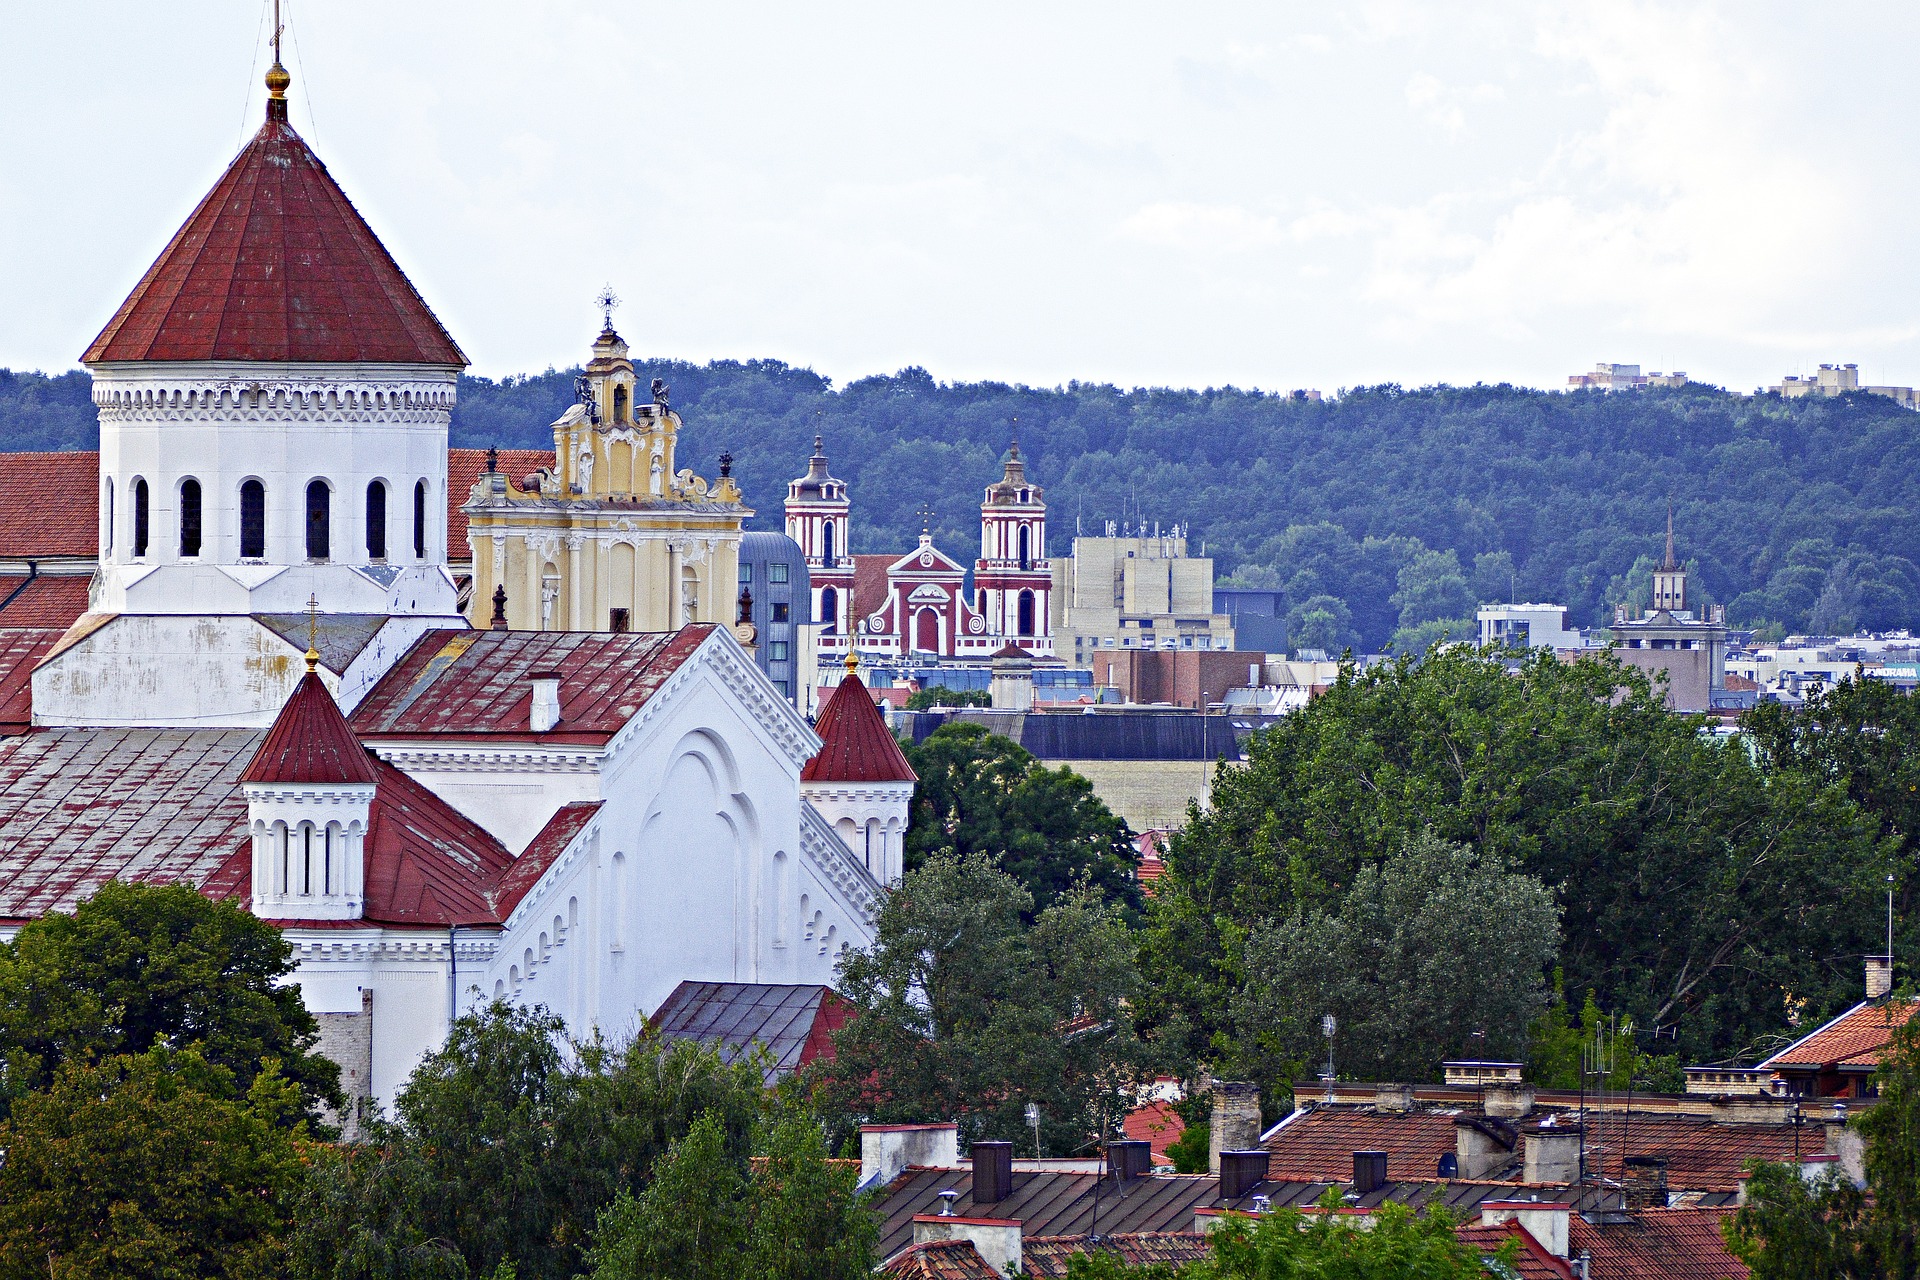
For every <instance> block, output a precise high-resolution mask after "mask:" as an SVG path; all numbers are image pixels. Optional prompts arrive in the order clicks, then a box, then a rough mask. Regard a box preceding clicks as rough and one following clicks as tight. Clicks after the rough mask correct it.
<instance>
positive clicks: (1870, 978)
mask: <svg viewBox="0 0 1920 1280" xmlns="http://www.w3.org/2000/svg"><path fill="white" fill-rule="evenodd" d="M1866 960H1867V999H1869V1000H1884V999H1885V998H1886V997H1887V996H1889V995H1891V994H1892V993H1893V957H1892V956H1868V957H1867V958H1866Z"/></svg>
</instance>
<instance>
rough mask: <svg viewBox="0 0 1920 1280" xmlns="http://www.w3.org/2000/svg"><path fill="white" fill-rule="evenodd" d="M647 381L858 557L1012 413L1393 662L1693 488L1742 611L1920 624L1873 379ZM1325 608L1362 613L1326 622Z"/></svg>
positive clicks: (1905, 504)
mask: <svg viewBox="0 0 1920 1280" xmlns="http://www.w3.org/2000/svg"><path fill="white" fill-rule="evenodd" d="M635 366H636V369H637V371H638V373H639V376H640V378H641V381H642V384H643V385H644V384H645V382H646V381H647V380H648V379H650V378H653V377H660V378H664V379H665V380H666V381H667V382H668V383H669V384H670V385H671V386H672V389H673V391H672V394H673V401H674V404H675V405H676V407H678V408H679V410H680V411H681V413H682V415H683V416H684V418H685V420H686V424H687V429H686V431H685V433H684V434H683V436H682V437H681V451H682V452H681V459H682V464H683V465H686V466H692V467H695V468H696V469H698V470H701V471H702V472H703V473H706V472H710V471H711V470H712V468H713V465H714V464H713V462H712V459H714V458H715V457H717V456H718V454H719V453H720V451H721V450H722V449H727V450H730V451H731V452H732V453H733V455H734V457H735V458H736V460H737V461H736V462H735V465H734V470H733V474H734V476H735V478H736V479H738V480H739V481H740V483H741V484H742V486H743V487H744V488H745V490H746V497H747V502H748V504H749V505H751V506H753V507H754V508H755V509H756V510H758V511H759V512H760V513H761V514H760V516H759V517H758V522H759V523H760V524H761V526H762V527H771V528H777V527H779V514H778V513H779V511H780V503H781V499H782V498H783V496H784V492H785V485H786V482H787V481H788V480H789V479H791V478H792V477H793V476H794V475H797V474H798V473H799V472H800V470H801V469H802V468H803V466H804V460H805V458H806V455H807V452H808V447H809V445H810V444H811V442H812V438H813V436H814V435H815V434H816V433H817V434H820V435H823V436H824V437H825V439H826V445H827V449H828V452H829V454H830V455H831V456H832V458H833V467H834V471H835V473H836V474H837V475H839V476H841V477H842V478H843V479H846V480H847V481H849V483H850V484H851V486H852V496H853V504H854V505H853V521H854V528H853V544H854V548H855V549H858V550H865V551H884V550H888V549H895V550H904V549H905V548H907V547H910V546H912V545H913V542H914V536H915V534H917V533H918V532H919V528H920V522H919V520H918V518H917V517H916V516H915V515H914V512H915V511H917V510H918V509H919V507H920V506H921V504H923V503H926V504H930V505H931V507H932V508H933V510H934V511H935V512H936V513H937V514H936V516H935V518H934V522H933V533H934V536H935V537H936V539H937V540H938V541H939V542H940V544H941V545H943V546H946V547H948V548H949V549H957V548H966V547H969V546H972V545H974V544H975V541H976V539H977V537H978V531H979V517H978V502H979V495H980V488H981V486H982V485H984V484H986V483H988V482H990V481H991V480H993V479H994V478H995V477H997V476H998V474H999V462H998V460H999V458H1000V457H1001V454H1002V451H1003V450H1004V449H1005V448H1006V445H1007V440H1008V437H1009V435H1010V433H1011V428H1010V422H1009V420H1010V419H1011V418H1012V417H1014V416H1015V415H1018V417H1019V419H1020V440H1021V448H1022V451H1023V452H1024V453H1025V454H1026V455H1027V458H1028V471H1029V474H1031V475H1032V476H1033V477H1034V478H1035V479H1036V480H1037V481H1038V482H1039V483H1040V484H1042V485H1044V486H1046V488H1047V500H1048V502H1049V504H1050V505H1051V507H1052V510H1053V512H1054V514H1055V524H1054V529H1055V537H1056V540H1058V539H1060V538H1062V537H1063V536H1065V535H1066V533H1067V532H1068V531H1069V530H1070V529H1071V528H1072V527H1073V525H1074V523H1075V522H1076V521H1081V520H1084V521H1085V522H1086V527H1087V528H1089V529H1090V530H1091V529H1093V528H1097V527H1098V526H1099V524H1100V522H1102V521H1105V520H1109V519H1111V520H1116V521H1127V522H1134V523H1138V522H1140V521H1146V522H1149V523H1150V522H1153V521H1161V522H1163V523H1174V522H1178V523H1180V524H1185V525H1191V526H1192V527H1193V528H1194V529H1195V530H1196V531H1197V535H1198V537H1199V538H1201V539H1204V540H1205V543H1206V550H1207V552H1208V554H1211V555H1213V556H1214V557H1215V558H1216V564H1217V568H1218V569H1219V571H1220V572H1221V573H1223V574H1232V575H1233V576H1234V579H1235V580H1236V581H1239V582H1243V583H1245V584H1246V585H1249V586H1262V587H1270V588H1272V589H1275V590H1280V591H1283V592H1284V593H1285V601H1284V603H1285V605H1286V607H1285V608H1284V609H1283V610H1282V611H1281V612H1282V613H1283V614H1288V613H1291V612H1293V611H1294V610H1299V609H1304V614H1303V617H1304V616H1306V615H1325V616H1324V617H1320V616H1314V617H1312V618H1311V620H1310V622H1309V626H1310V628H1311V634H1312V637H1313V639H1314V641H1316V642H1317V643H1316V644H1315V647H1321V648H1329V649H1332V650H1333V651H1334V652H1336V653H1337V652H1338V651H1339V649H1340V648H1341V647H1342V644H1341V642H1340V637H1339V634H1338V632H1339V630H1340V629H1341V627H1347V626H1350V627H1351V628H1352V632H1353V635H1354V636H1355V637H1356V638H1357V640H1358V642H1359V643H1360V644H1361V645H1362V646H1363V647H1364V648H1367V649H1378V648H1380V647H1381V646H1383V645H1384V644H1386V643H1387V642H1388V640H1389V639H1390V638H1391V637H1392V636H1393V634H1394V632H1395V631H1397V630H1399V629H1401V628H1414V627H1419V626H1428V625H1429V624H1432V623H1435V622H1444V621H1449V620H1454V621H1457V620H1458V619H1460V618H1462V617H1463V616H1467V615H1468V614H1470V613H1471V608H1470V606H1471V605H1472V604H1473V603H1475V602H1477V601H1487V600H1506V599H1509V598H1511V597H1512V596H1514V595H1518V596H1519V597H1520V598H1522V599H1536V600H1554V601H1557V602H1559V603H1563V604H1566V605H1568V606H1569V607H1570V608H1571V610H1572V613H1573V620H1574V621H1575V622H1576V623H1584V624H1594V625H1602V624H1604V623H1605V622H1606V621H1607V619H1608V618H1609V617H1610V616H1611V605H1612V604H1613V602H1615V601H1616V600H1623V599H1631V598H1632V597H1633V596H1634V595H1635V594H1636V593H1641V592H1644V591H1645V589H1646V577H1647V570H1648V569H1649V568H1650V567H1651V565H1652V564H1653V558H1654V557H1657V556H1658V555H1659V554H1660V552H1661V549H1662V548H1661V543H1662V537H1663V533H1664V528H1665V515H1666V503H1667V501H1668V499H1669V497H1671V496H1675V495H1678V496H1679V502H1678V506H1677V509H1676V512H1675V518H1676V521H1677V523H1678V525H1679V529H1680V532H1681V538H1682V549H1683V554H1684V555H1686V556H1687V557H1688V558H1689V559H1690V560H1691V561H1692V563H1693V567H1694V568H1695V569H1696V571H1697V574H1696V578H1695V586H1696V588H1697V589H1699V590H1700V591H1701V592H1702V593H1703V598H1711V599H1713V600H1718V601H1722V602H1725V603H1727V604H1728V605H1729V608H1730V611H1731V614H1732V618H1733V620H1734V621H1735V622H1736V623H1739V624H1754V625H1760V624H1767V623H1772V624H1775V625H1778V626H1782V627H1785V628H1786V629H1788V630H1794V631H1800V630H1807V629H1813V630H1818V631H1840V632H1845V631H1850V630H1852V629H1853V628H1855V627H1866V628H1871V629H1888V628H1893V627H1900V626H1908V625H1911V624H1914V623H1915V622H1920V569H1917V568H1916V565H1917V564H1920V520H1916V519H1915V518H1914V517H1915V513H1916V512H1920V465H1917V464H1920V417H1916V416H1915V415H1914V414H1913V413H1912V411H1910V410H1907V409H1903V408H1901V407H1900V406H1899V405H1897V404H1895V403H1894V402H1893V401H1891V400H1888V399H1886V398H1884V397H1879V396H1873V395H1867V394H1864V393H1862V394H1858V395H1849V396H1844V397H1840V398H1836V399H1818V398H1812V397H1809V398H1805V399H1795V400H1782V399H1780V398H1779V397H1776V396H1771V395H1766V396H1757V397H1751V398H1749V397H1742V396H1735V395H1730V394H1728V393H1726V392H1723V391H1718V390H1715V389H1713V388H1710V387H1704V386H1699V385H1691V386H1687V387H1682V388H1672V389H1648V390H1645V391H1641V392H1637V393H1634V394H1631V395H1602V394H1598V393H1574V394H1567V393H1559V392H1545V391H1535V390H1529V389H1526V388H1519V387H1511V386H1473V387H1444V386H1443V387H1427V388H1422V389H1419V390H1408V389H1404V388H1402V387H1399V386H1396V385H1392V384H1384V385H1381V386H1374V387H1359V388H1354V389H1352V390H1350V391H1348V392H1346V393H1344V394H1342V395H1341V396H1339V397H1338V398H1337V399H1334V400H1328V401H1323V402H1321V401H1304V400H1293V399H1290V398H1288V397H1286V396H1283V395H1274V394H1269V393H1263V392H1259V391H1247V390H1240V389H1236V388H1232V387H1219V388H1209V389H1206V390H1173V389H1168V388H1137V389H1134V390H1122V389H1120V388H1118V387H1114V386H1109V385H1104V384H1096V383H1082V382H1072V383H1068V384H1067V385H1066V386H1064V387H1054V388H1038V387H1027V386H1019V385H1011V384H1007V383H1002V382H972V383H942V382H938V381H936V380H935V379H934V378H933V377H932V376H931V375H929V374H928V373H927V372H926V371H925V370H922V369H918V368H908V369H902V370H901V371H900V372H898V373H895V374H891V375H886V376H877V377H869V378H861V379H858V380H856V381H854V382H850V383H848V384H847V385H846V386H844V387H837V388H836V387H835V386H833V385H832V383H831V382H830V380H828V379H826V378H823V377H821V376H820V375H818V374H816V373H814V372H812V371H811V370H807V369H795V368H793V367H791V366H789V365H786V364H783V363H781V362H780V361H777V360H748V361H739V360H722V361H715V362H713V363H711V364H705V365H698V364H690V363H687V362H684V361H676V360H662V359H651V358H644V357H643V358H637V359H636V360H635ZM577 372H578V370H576V369H566V370H548V371H547V372H545V373H540V374H534V375H531V376H523V377H508V378H503V379H500V380H497V381H496V380H492V379H487V378H474V377H468V378H463V379H462V380H461V386H460V399H459V406H458V408H457V409H456V410H455V412H454V419H453V441H454V443H455V444H458V445H468V446H475V447H485V446H487V445H489V444H497V445H499V446H501V447H503V448H507V447H522V448H527V447H534V448H550V447H551V446H552V441H553V437H552V434H551V432H550V431H549V430H548V425H549V424H550V423H551V422H552V421H553V420H554V419H555V418H556V417H558V416H559V415H560V413H561V412H562V411H563V410H564V409H565V408H566V406H567V404H568V403H569V402H570V401H571V400H572V398H573V382H572V379H573V375H574V374H575V373H577ZM89 394H90V392H89V389H88V386H87V379H86V375H85V374H83V373H70V374H63V375H61V376H60V377H58V378H52V379H49V378H46V377H44V376H43V375H40V374H25V373H23V374H7V373H5V372H4V371H0V448H5V449H72V448H92V447H94V439H95V434H94V432H95V427H94V423H93V416H92V412H91V405H90V403H89V399H88V398H89ZM1449 555H1450V556H1451V557H1452V558H1451V560H1449V559H1448V558H1447V557H1448V556H1449ZM1403 574H1410V576H1409V577H1408V578H1407V579H1406V580H1405V581H1403V580H1402V575H1403ZM1322 596H1325V597H1331V598H1332V599H1334V600H1338V601H1340V602H1341V603H1343V604H1344V605H1345V606H1346V609H1347V611H1348V616H1349V621H1348V622H1346V623H1340V622H1339V621H1338V619H1339V614H1338V612H1337V611H1334V610H1331V609H1328V608H1326V607H1325V604H1324V602H1322V604H1321V605H1318V606H1312V607H1309V605H1310V602H1312V601H1314V600H1315V599H1316V598H1318V597H1322ZM1463 609H1464V610H1465V611H1466V612H1465V613H1464V614H1463V613H1462V612H1458V611H1459V610H1463ZM1434 630H1435V629H1433V628H1431V627H1430V626H1429V630H1428V631H1427V632H1420V633H1418V634H1416V635H1414V636H1409V637H1405V638H1403V641H1402V644H1401V647H1402V649H1408V648H1410V647H1417V641H1418V640H1420V639H1421V638H1422V637H1426V636H1429V635H1431V634H1433V633H1434ZM1461 634H1462V633H1461V632H1459V631H1458V630H1455V632H1454V636H1455V638H1456V639H1457V638H1459V637H1460V635H1461ZM1296 643H1307V642H1306V641H1305V640H1302V641H1298V642H1296Z"/></svg>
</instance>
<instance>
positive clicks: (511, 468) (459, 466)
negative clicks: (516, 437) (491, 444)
mask: <svg viewBox="0 0 1920 1280" xmlns="http://www.w3.org/2000/svg"><path fill="white" fill-rule="evenodd" d="M552 465H553V450H551V449H502V450H501V451H500V469H501V470H502V471H504V472H506V473H507V474H508V475H509V476H511V477H512V478H513V482H514V483H515V484H519V483H520V481H521V480H523V479H525V478H526V477H527V476H529V475H531V474H533V473H534V472H535V471H538V470H539V469H540V468H541V467H551V466H552ZM486 469H487V451H486V450H485V449H449V450H447V558H448V559H449V560H469V559H471V558H472V556H473V549H472V548H471V547H469V546H468V545H467V513H466V512H464V511H462V510H461V509H460V504H462V503H463V502H465V501H466V500H467V498H468V496H469V495H470V494H472V492H473V482H474V481H476V480H478V479H479V478H480V477H481V476H482V475H483V474H485V472H486Z"/></svg>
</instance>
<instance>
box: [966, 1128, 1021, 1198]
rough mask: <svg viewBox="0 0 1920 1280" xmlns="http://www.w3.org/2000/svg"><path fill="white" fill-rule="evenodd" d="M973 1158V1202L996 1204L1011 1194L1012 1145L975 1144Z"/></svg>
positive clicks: (971, 1149)
mask: <svg viewBox="0 0 1920 1280" xmlns="http://www.w3.org/2000/svg"><path fill="white" fill-rule="evenodd" d="M967 1154H968V1155H970V1156H972V1157H973V1202H974V1203H975V1204H998V1203H1000V1201H1002V1200H1005V1199H1006V1198H1007V1197H1008V1196H1010V1195H1012V1194H1013V1144H1012V1143H1011V1142H976V1143H974V1144H973V1146H972V1147H971V1148H970V1149H969V1150H968V1152H967Z"/></svg>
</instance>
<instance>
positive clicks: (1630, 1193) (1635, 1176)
mask: <svg viewBox="0 0 1920 1280" xmlns="http://www.w3.org/2000/svg"><path fill="white" fill-rule="evenodd" d="M1622 1163H1623V1164H1624V1165H1625V1172H1624V1174H1623V1177H1622V1181H1623V1182H1624V1183H1625V1186H1624V1188H1623V1190H1624V1191H1625V1193H1626V1197H1627V1208H1628V1210H1629V1211H1634V1210H1640V1209H1664V1208H1666V1207H1667V1158H1666V1157H1665V1156H1628V1157H1627V1158H1626V1159H1625V1160H1624V1161H1623V1162H1622Z"/></svg>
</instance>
